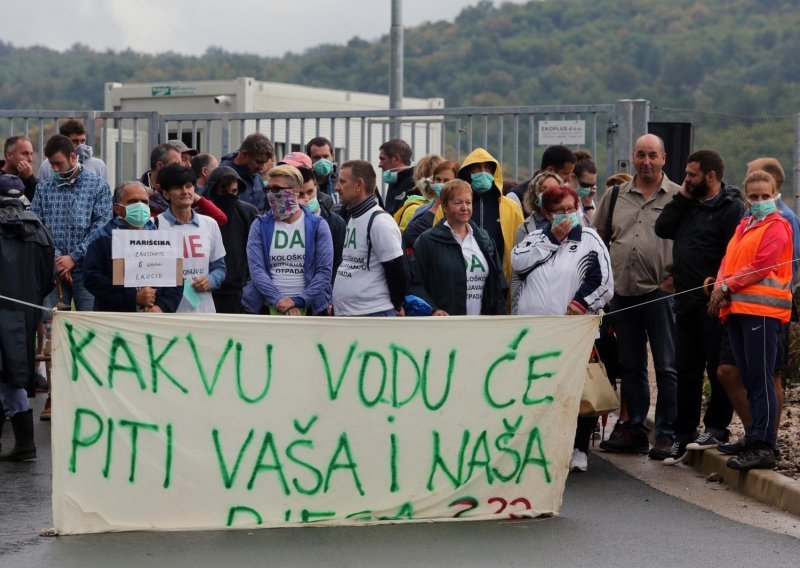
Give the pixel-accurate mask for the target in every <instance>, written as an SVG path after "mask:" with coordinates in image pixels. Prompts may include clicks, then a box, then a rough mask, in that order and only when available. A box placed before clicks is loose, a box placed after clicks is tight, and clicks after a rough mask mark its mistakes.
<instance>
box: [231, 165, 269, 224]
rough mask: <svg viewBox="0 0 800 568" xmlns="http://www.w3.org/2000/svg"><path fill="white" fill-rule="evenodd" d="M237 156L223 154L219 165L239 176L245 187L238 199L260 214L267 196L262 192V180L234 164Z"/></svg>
mask: <svg viewBox="0 0 800 568" xmlns="http://www.w3.org/2000/svg"><path fill="white" fill-rule="evenodd" d="M238 155H239V152H231V153H230V154H225V155H224V156H222V158H220V160H219V165H220V166H228V167H229V168H233V169H234V170H236V173H237V174H239V177H241V178H242V180H243V181H244V184H245V186H246V187H245V189H244V191H240V192H239V199H241V200H242V201H246V202H247V203H251V204H253V205H255V206H256V209H258V212H259V213H261V212H262V211H264V208H265V202H266V199H267V194H266V193H265V192H264V180H263V179H261V176H260V175H259V174H254V173H252V172H251V171H250V169H249V168H248V167H247V166H240V165H239V164H237V163H235V162H234V160H235V159H236V156H238Z"/></svg>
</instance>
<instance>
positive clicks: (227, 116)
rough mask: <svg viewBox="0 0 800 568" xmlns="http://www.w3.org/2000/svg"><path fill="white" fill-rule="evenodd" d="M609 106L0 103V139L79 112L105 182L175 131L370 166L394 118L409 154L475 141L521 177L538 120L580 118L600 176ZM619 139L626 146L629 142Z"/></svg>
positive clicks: (52, 129) (224, 149)
mask: <svg viewBox="0 0 800 568" xmlns="http://www.w3.org/2000/svg"><path fill="white" fill-rule="evenodd" d="M617 106H619V103H618V104H617V105H613V104H601V105H559V106H526V107H491V108H482V107H475V108H453V109H424V110H422V109H419V110H413V109H408V110H381V111H362V112H296V113H240V114H236V113H210V114H159V113H156V112H117V111H2V110H0V137H8V136H12V135H15V134H22V135H25V136H27V137H28V138H30V139H31V140H32V141H33V142H34V146H35V147H36V148H37V149H38V150H41V149H42V148H44V144H45V141H46V140H47V139H48V138H49V137H50V136H51V135H52V134H54V133H56V132H57V131H58V125H59V123H60V122H62V121H63V120H65V119H67V118H79V119H81V120H83V121H84V123H85V124H86V125H87V138H88V140H87V142H88V144H89V145H91V146H92V147H93V148H94V151H95V155H96V156H97V157H98V158H101V159H103V160H104V161H106V163H107V165H108V168H109V177H110V178H111V180H112V181H114V182H116V183H119V182H120V181H123V180H127V179H132V178H136V177H139V176H140V175H141V174H142V173H143V172H144V171H145V170H147V169H148V167H149V164H148V161H149V152H150V150H151V149H152V148H153V147H154V146H155V145H156V144H158V143H159V142H162V141H165V140H167V139H171V138H180V139H182V140H183V141H184V142H186V143H187V144H188V145H189V146H191V147H193V148H197V149H198V150H200V151H204V152H210V153H212V154H214V155H217V156H221V155H224V154H226V153H228V152H230V151H233V150H235V149H237V148H238V146H239V143H240V142H241V140H242V139H243V138H244V137H245V136H246V135H247V134H249V133H252V132H257V131H258V132H262V133H264V134H266V135H267V136H269V137H270V139H271V140H272V141H273V142H274V144H275V148H276V153H277V157H278V158H280V157H282V156H283V155H284V154H285V153H288V152H291V151H296V150H300V149H302V148H303V147H304V146H305V143H306V142H307V141H308V140H310V139H311V138H313V137H315V136H325V137H327V138H329V139H330V140H331V142H332V143H333V145H334V147H335V153H336V159H337V160H338V161H344V160H348V159H355V158H361V159H365V160H367V161H369V162H371V163H373V164H375V165H377V163H378V148H379V146H380V145H381V144H382V143H383V142H384V141H386V140H388V139H389V138H390V137H391V134H390V133H391V132H392V127H393V126H396V127H398V128H399V131H400V133H401V137H402V138H403V139H404V140H406V141H407V142H409V144H410V146H411V147H412V149H413V151H414V156H415V157H421V156H423V155H425V154H429V153H437V154H441V155H443V156H445V157H447V158H448V159H452V160H455V161H461V160H462V159H463V157H464V156H465V155H466V154H468V153H469V152H470V151H472V150H473V149H474V148H476V147H478V146H481V147H483V148H485V149H486V150H488V151H489V152H490V153H491V154H492V155H493V156H495V157H496V158H497V159H498V160H499V161H500V162H501V164H502V166H503V171H504V174H505V177H506V178H507V179H512V180H523V179H526V178H527V177H529V176H530V175H531V174H532V172H534V171H535V170H536V169H537V167H538V164H539V161H540V160H541V153H542V152H543V151H544V148H545V147H546V146H547V145H548V144H540V143H539V141H538V137H537V132H538V127H539V125H540V123H541V122H542V121H553V120H577V121H583V125H584V132H585V143H584V144H577V145H575V146H574V147H575V148H577V147H582V148H586V149H588V150H590V151H591V152H592V154H593V155H594V156H595V159H596V162H597V164H598V167H599V169H600V172H599V173H600V175H601V176H602V175H606V174H609V173H611V172H613V171H615V170H616V169H618V164H619V163H620V161H621V160H620V157H619V156H618V155H617V151H618V145H617V136H616V134H617V122H616V118H615V116H616V113H617V110H616V108H617ZM619 147H621V148H628V147H629V144H625V143H623V144H621V145H620V146H619ZM629 155H630V153H627V154H626V156H629ZM37 166H38V164H37Z"/></svg>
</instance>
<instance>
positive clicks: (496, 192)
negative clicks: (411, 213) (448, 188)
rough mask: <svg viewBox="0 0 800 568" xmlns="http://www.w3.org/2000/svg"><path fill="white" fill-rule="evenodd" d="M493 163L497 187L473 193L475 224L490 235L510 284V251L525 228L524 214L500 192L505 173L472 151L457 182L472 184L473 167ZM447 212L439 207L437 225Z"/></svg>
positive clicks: (484, 155) (482, 152)
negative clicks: (515, 239) (516, 237)
mask: <svg viewBox="0 0 800 568" xmlns="http://www.w3.org/2000/svg"><path fill="white" fill-rule="evenodd" d="M485 162H491V163H493V164H495V166H496V167H495V170H494V186H493V187H492V189H490V190H489V191H487V192H486V193H477V192H475V191H473V192H472V198H473V202H472V220H473V221H475V224H476V225H478V226H479V227H480V228H481V229H483V230H484V231H486V232H487V233H489V235H490V236H491V237H492V240H493V241H494V244H495V246H496V247H497V250H498V251H500V255H501V258H502V260H503V274H504V275H505V277H506V281H510V280H511V249H513V248H514V233H515V232H516V230H517V227H519V226H520V225H521V224H522V221H523V218H522V210H521V209H520V207H519V205H517V204H516V203H515V202H514V201H512V200H511V199H509V198H508V197H506V196H504V195H503V193H502V191H501V190H500V188H502V187H503V171H502V169H501V167H500V162H498V161H497V160H495V158H494V156H492V155H491V154H490V153H489V152H487V151H486V150H484V149H483V148H476V149H475V150H473V151H472V152H471V153H470V154H469V155H468V156H467V157H466V158H464V162H463V163H462V164H461V168H460V169H459V170H458V178H459V179H462V180H464V181H466V182H467V183H469V182H470V179H469V176H468V175H467V170H468V169H469V166H471V165H473V164H482V163H485ZM443 209H444V208H443V207H440V208H439V211H438V212H437V213H436V216H435V217H434V219H433V224H434V225H436V224H437V223H438V222H439V221H440V220H441V219H442V218H443V217H444V210H443Z"/></svg>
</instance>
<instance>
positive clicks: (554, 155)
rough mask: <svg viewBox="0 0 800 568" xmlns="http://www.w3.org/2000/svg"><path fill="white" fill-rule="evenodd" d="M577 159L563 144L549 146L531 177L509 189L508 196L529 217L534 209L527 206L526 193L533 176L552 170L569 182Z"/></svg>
mask: <svg viewBox="0 0 800 568" xmlns="http://www.w3.org/2000/svg"><path fill="white" fill-rule="evenodd" d="M576 161H577V158H576V157H575V153H574V152H573V151H572V150H570V149H569V148H567V147H566V146H561V145H560V144H559V145H556V146H548V147H547V148H545V150H544V152H543V153H542V159H541V161H540V162H539V169H538V170H537V171H536V172H534V174H533V176H532V177H531V179H529V180H526V181H523V182H522V183H520V184H519V185H517V186H516V187H515V188H513V189H512V190H511V191H509V192H508V193H507V196H508V198H509V199H511V200H512V201H514V202H516V204H517V205H519V206H520V207H522V212H523V214H524V216H525V217H528V216H529V215H530V214H531V212H532V211H531V210H530V209H527V208H526V207H525V193H526V192H527V191H528V187H530V183H531V182H532V181H533V178H534V177H536V174H538V173H541V172H550V173H552V174H556V175H557V176H558V177H560V178H561V179H562V180H564V182H569V181H570V180H571V179H572V171H573V170H574V169H575V162H576Z"/></svg>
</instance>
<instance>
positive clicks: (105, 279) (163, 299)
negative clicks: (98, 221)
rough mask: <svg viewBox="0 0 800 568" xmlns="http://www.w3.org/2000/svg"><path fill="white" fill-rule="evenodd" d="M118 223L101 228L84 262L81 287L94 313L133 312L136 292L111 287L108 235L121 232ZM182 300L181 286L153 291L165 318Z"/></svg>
mask: <svg viewBox="0 0 800 568" xmlns="http://www.w3.org/2000/svg"><path fill="white" fill-rule="evenodd" d="M117 223H118V222H117V219H116V218H114V219H112V220H111V221H109V222H108V224H107V225H106V226H105V227H103V229H102V231H101V232H100V233H99V234H98V236H97V237H96V238H95V240H93V241H92V242H91V243H89V248H88V249H86V256H85V257H84V258H83V272H84V277H83V278H84V285H85V286H86V289H87V290H88V291H89V292H91V294H92V295H93V296H94V309H95V311H97V312H135V311H136V288H125V287H124V286H115V285H114V284H112V282H113V274H114V264H113V262H112V260H111V231H113V230H114V229H119V228H121V227H120V226H119V225H118V224H117ZM147 226H148V227H149V226H151V225H150V224H148V225H147ZM181 298H183V286H172V287H168V288H156V305H157V306H158V307H159V308H161V311H162V312H164V313H165V314H166V313H175V310H177V309H178V304H180V303H181Z"/></svg>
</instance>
